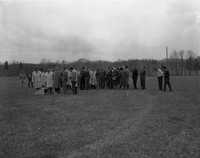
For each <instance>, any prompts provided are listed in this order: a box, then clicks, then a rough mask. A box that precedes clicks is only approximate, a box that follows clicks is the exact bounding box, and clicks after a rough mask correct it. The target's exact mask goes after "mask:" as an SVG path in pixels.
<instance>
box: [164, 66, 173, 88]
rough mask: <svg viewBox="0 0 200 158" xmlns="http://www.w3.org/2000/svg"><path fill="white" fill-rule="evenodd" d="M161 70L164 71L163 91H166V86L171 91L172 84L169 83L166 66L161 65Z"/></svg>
mask: <svg viewBox="0 0 200 158" xmlns="http://www.w3.org/2000/svg"><path fill="white" fill-rule="evenodd" d="M163 71H164V91H166V88H167V86H168V88H169V91H170V92H171V91H172V86H171V83H170V73H169V70H168V68H167V67H166V66H163Z"/></svg>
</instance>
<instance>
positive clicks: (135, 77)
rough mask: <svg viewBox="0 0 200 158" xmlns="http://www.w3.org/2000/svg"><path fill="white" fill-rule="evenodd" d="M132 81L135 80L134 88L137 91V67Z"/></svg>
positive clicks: (133, 71)
mask: <svg viewBox="0 0 200 158" xmlns="http://www.w3.org/2000/svg"><path fill="white" fill-rule="evenodd" d="M132 79H133V86H134V88H135V89H137V80H138V70H137V68H136V67H135V68H134V69H133V70H132Z"/></svg>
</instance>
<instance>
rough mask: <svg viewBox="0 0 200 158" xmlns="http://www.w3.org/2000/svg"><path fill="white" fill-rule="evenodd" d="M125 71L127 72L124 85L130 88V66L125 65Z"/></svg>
mask: <svg viewBox="0 0 200 158" xmlns="http://www.w3.org/2000/svg"><path fill="white" fill-rule="evenodd" d="M124 73H125V85H124V88H125V89H129V69H128V66H125V69H124Z"/></svg>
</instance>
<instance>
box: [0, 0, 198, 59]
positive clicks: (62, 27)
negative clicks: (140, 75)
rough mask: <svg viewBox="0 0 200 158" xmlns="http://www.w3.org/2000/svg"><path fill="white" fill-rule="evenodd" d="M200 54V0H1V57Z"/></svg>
mask: <svg viewBox="0 0 200 158" xmlns="http://www.w3.org/2000/svg"><path fill="white" fill-rule="evenodd" d="M166 46H168V47H169V50H170V51H172V50H174V49H177V50H180V49H185V50H188V49H192V50H194V51H195V52H196V53H198V55H200V1H199V0H0V61H5V60H9V61H12V60H19V61H23V62H34V63H36V62H40V61H41V59H42V58H46V59H50V60H52V61H56V60H67V61H72V60H76V59H79V58H88V59H92V60H97V59H100V60H117V59H133V58H153V59H161V58H164V56H165V52H164V51H165V47H166Z"/></svg>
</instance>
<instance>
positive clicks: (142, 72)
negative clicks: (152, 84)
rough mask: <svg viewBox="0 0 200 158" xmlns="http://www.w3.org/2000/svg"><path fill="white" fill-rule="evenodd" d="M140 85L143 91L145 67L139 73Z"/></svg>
mask: <svg viewBox="0 0 200 158" xmlns="http://www.w3.org/2000/svg"><path fill="white" fill-rule="evenodd" d="M140 84H141V88H142V89H143V90H144V89H146V70H145V67H143V69H142V70H141V71H140Z"/></svg>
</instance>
